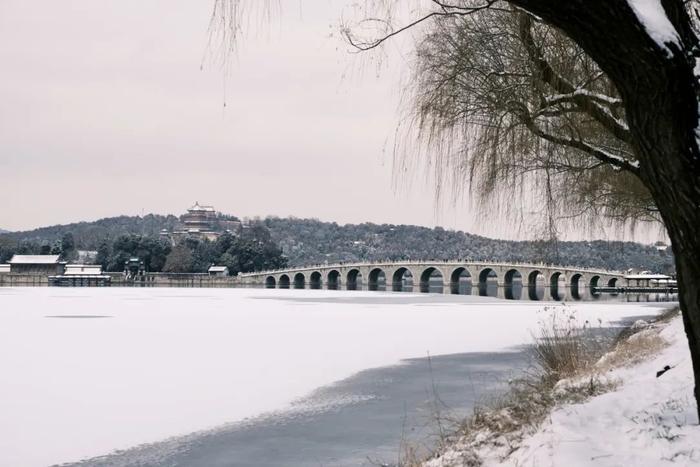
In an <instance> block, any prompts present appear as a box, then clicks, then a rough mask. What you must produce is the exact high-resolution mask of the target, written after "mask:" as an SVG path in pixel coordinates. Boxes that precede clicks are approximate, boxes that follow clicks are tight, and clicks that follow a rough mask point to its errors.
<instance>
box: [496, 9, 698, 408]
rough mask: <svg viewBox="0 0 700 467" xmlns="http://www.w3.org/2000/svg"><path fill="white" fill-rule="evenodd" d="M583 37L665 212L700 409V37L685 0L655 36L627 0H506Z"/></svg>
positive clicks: (574, 37)
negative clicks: (663, 40) (611, 87)
mask: <svg viewBox="0 0 700 467" xmlns="http://www.w3.org/2000/svg"><path fill="white" fill-rule="evenodd" d="M508 1H509V3H511V4H512V5H515V6H517V7H519V8H522V9H523V10H526V11H528V12H530V13H532V14H533V15H535V16H537V17H539V18H542V20H543V21H545V22H546V23H548V24H551V25H553V26H555V27H557V28H559V29H561V30H562V31H564V32H565V33H566V34H567V35H568V36H569V37H570V38H571V39H572V40H574V41H575V42H576V43H578V44H579V45H580V46H581V47H582V48H583V49H584V50H585V51H586V52H587V53H588V54H589V55H590V56H591V57H592V58H593V59H594V60H595V61H596V62H597V63H598V65H599V66H600V67H601V69H602V70H603V71H605V73H607V75H608V76H609V77H610V79H611V80H612V81H613V82H614V83H615V85H616V86H617V89H618V90H619V92H620V94H621V95H622V98H623V101H624V104H625V110H626V115H627V120H628V124H629V127H630V128H629V129H630V134H631V136H632V138H631V144H632V146H633V148H634V150H635V152H636V155H637V158H638V159H639V162H640V168H639V172H638V176H639V177H640V179H641V180H642V182H643V183H644V184H645V185H646V186H647V188H648V189H649V191H650V192H651V194H652V196H653V198H654V200H655V202H656V205H657V206H658V208H659V210H660V213H661V216H662V217H663V220H664V223H665V225H666V228H667V229H668V234H669V237H670V238H671V243H672V248H673V253H674V255H675V257H676V268H677V274H678V283H679V288H680V298H679V299H680V306H681V311H682V314H683V323H684V325H685V332H686V334H687V337H688V343H689V346H690V354H691V358H692V362H693V371H694V376H695V400H696V402H697V403H698V416H699V417H700V284H699V283H700V232H699V230H700V150H699V149H698V141H697V138H698V136H699V135H700V133H698V134H696V130H697V127H698V97H699V96H700V89H699V86H698V79H697V78H696V77H695V76H694V71H693V69H694V67H695V62H696V59H698V56H700V49H699V46H698V38H697V36H696V35H695V33H694V32H693V29H692V27H691V22H690V18H689V16H688V13H687V11H686V8H685V6H684V2H683V1H682V0H661V4H662V5H663V8H664V9H665V11H666V15H667V16H668V18H669V20H670V21H671V23H672V24H673V26H674V27H675V29H676V32H677V33H678V36H679V40H678V42H677V43H667V44H666V46H665V47H664V46H662V45H660V44H657V43H656V42H655V41H654V40H653V39H652V38H651V37H650V36H649V34H648V33H647V31H646V30H645V28H644V26H643V25H642V24H641V23H640V21H639V19H638V18H637V16H636V15H635V13H634V11H633V10H632V9H631V7H630V5H629V4H628V2H627V1H626V0H508Z"/></svg>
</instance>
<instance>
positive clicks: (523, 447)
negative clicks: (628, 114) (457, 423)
mask: <svg viewBox="0 0 700 467" xmlns="http://www.w3.org/2000/svg"><path fill="white" fill-rule="evenodd" d="M661 326H663V327H662V328H661V329H656V330H647V331H642V332H643V333H655V332H657V333H658V335H659V336H660V337H661V338H662V339H663V340H665V341H666V342H667V344H668V346H667V347H666V348H664V349H663V350H661V351H659V352H658V353H657V354H656V355H654V356H653V357H651V358H647V359H645V361H643V362H642V363H640V364H636V365H633V366H621V367H617V368H613V369H612V370H610V371H609V372H608V373H607V374H606V375H604V377H605V378H606V379H607V380H608V381H613V382H615V383H616V384H619V386H618V387H617V388H616V389H615V390H613V391H611V392H608V393H605V394H602V395H599V396H597V397H594V398H592V399H590V400H588V401H586V402H583V403H578V404H565V405H563V406H560V407H558V408H556V409H555V410H553V411H552V413H551V414H550V415H549V416H548V417H547V418H546V419H545V420H544V422H543V423H542V424H541V425H540V426H539V427H538V428H536V429H535V431H534V433H531V434H529V435H527V436H526V437H525V438H524V439H517V440H516V442H515V443H514V444H513V445H509V446H506V445H504V444H503V442H502V440H503V439H505V438H504V437H502V436H496V437H493V436H491V435H489V434H488V433H486V432H484V433H482V434H481V435H479V434H472V436H471V437H470V440H469V441H467V440H466V439H463V440H460V441H458V442H457V443H456V444H455V446H454V447H453V448H450V449H447V450H446V451H445V452H444V453H443V455H442V457H441V458H440V459H436V460H432V461H429V462H428V463H427V465H429V466H431V467H438V466H439V467H447V466H462V465H471V464H468V463H467V464H465V459H467V458H472V459H473V458H474V457H472V456H473V454H472V453H476V454H477V455H478V457H479V458H481V462H483V464H479V465H484V466H509V467H515V466H517V467H547V466H565V465H566V466H570V465H571V466H573V465H575V466H584V465H592V466H599V467H608V466H609V467H613V466H622V465H627V466H635V467H656V466H662V465H669V466H670V465H674V466H677V465H696V464H699V463H700V447H699V446H700V425H698V417H697V411H696V404H695V400H694V399H693V384H694V382H693V377H692V364H691V361H690V354H689V351H688V347H687V341H686V337H685V333H684V331H683V324H682V320H681V318H680V317H676V318H674V319H673V320H672V321H671V322H670V323H664V324H662V325H661ZM634 337H635V336H633V339H634ZM609 358H610V356H608V359H609ZM666 366H669V367H671V369H670V370H668V371H666V372H665V373H663V374H662V375H661V376H659V377H657V372H658V371H660V370H663V369H664V368H665V367H666ZM475 439H476V440H477V442H476V443H474V440H475ZM499 439H500V440H501V441H498V440H499ZM475 447H476V449H475V450H473V448H475ZM469 451H471V453H468V452H469ZM475 465H476V464H475Z"/></svg>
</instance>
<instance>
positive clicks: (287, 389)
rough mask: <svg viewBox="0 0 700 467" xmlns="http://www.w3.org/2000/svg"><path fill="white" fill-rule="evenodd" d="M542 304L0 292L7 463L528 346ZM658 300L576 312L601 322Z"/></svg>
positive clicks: (372, 296) (129, 440) (185, 427)
mask: <svg viewBox="0 0 700 467" xmlns="http://www.w3.org/2000/svg"><path fill="white" fill-rule="evenodd" d="M543 306H544V305H543V304H542V303H537V302H512V301H508V302H506V301H500V300H496V299H488V298H479V297H462V298H461V301H450V300H446V299H445V298H443V297H435V296H427V295H409V294H391V293H378V292H340V291H295V290H289V291H282V290H253V289H119V288H107V289H59V288H36V289H35V288H17V289H0V466H13V467H15V466H17V467H20V466H35V465H36V466H39V465H47V464H51V463H59V462H68V461H76V460H79V459H81V458H85V457H90V456H95V455H100V454H106V453H108V452H110V451H112V450H114V449H123V448H128V447H131V446H134V445H137V444H140V443H144V442H153V441H157V440H161V439H164V438H166V437H170V436H174V435H180V434H185V433H189V432H192V431H196V430H201V429H207V428H211V427H214V426H217V425H219V424H223V423H227V422H234V421H237V420H241V419H244V418H246V417H252V416H255V415H258V414H261V413H264V412H268V411H273V410H281V409H284V408H285V407H287V406H289V404H290V403H291V402H292V401H293V400H295V399H297V398H299V397H301V396H303V395H305V394H308V393H309V392H310V391H311V390H313V389H315V388H318V387H320V386H323V385H326V384H329V383H332V382H334V381H337V380H340V379H342V378H345V377H347V376H349V375H351V374H353V373H355V372H358V371H360V370H362V369H366V368H372V367H378V366H385V365H391V364H395V363H397V362H399V361H400V360H401V359H404V358H410V357H424V356H425V355H426V354H427V353H428V352H429V353H430V354H431V355H439V354H451V353H463V352H489V351H500V350H505V349H508V348H510V347H513V346H517V345H521V344H524V343H528V342H529V341H530V339H531V331H532V330H534V329H535V328H536V327H537V323H538V321H539V320H541V319H542V318H543V312H542V311H541V310H542V308H543ZM664 306H667V305H664V304H643V303H642V304H620V303H603V302H600V303H578V304H576V305H575V308H576V309H577V310H578V314H579V316H580V318H582V319H589V320H590V321H591V322H594V323H595V322H597V320H598V318H600V319H602V320H603V323H606V322H608V321H616V320H619V319H621V318H625V317H630V316H637V315H648V314H652V313H655V312H657V311H659V310H660V309H661V308H663V307H664ZM670 363H671V364H673V363H674V362H670ZM677 373H681V371H678V372H677ZM669 376H670V377H669V378H668V379H667V380H671V378H674V377H676V376H674V375H673V374H672V373H670V374H669ZM665 381H666V380H664V381H662V382H663V383H664V384H666V383H665ZM638 396H639V397H641V395H638ZM644 397H645V399H646V397H647V396H646V395H645V396H644ZM650 397H653V396H650ZM649 400H651V399H649ZM668 410H671V409H668ZM669 413H670V412H669ZM669 416H670V415H669ZM631 423H633V422H631ZM635 426H637V425H636V424H635ZM557 465H566V464H557Z"/></svg>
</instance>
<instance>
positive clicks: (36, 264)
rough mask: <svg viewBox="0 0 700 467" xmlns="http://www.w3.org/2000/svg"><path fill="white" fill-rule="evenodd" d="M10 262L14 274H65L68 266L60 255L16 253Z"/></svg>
mask: <svg viewBox="0 0 700 467" xmlns="http://www.w3.org/2000/svg"><path fill="white" fill-rule="evenodd" d="M9 264H10V272H11V273H13V274H33V275H41V276H51V275H60V274H63V272H64V271H65V267H66V263H65V262H64V261H60V257H59V255H14V256H13V257H12V259H11V260H10V263H9Z"/></svg>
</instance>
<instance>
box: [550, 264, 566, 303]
mask: <svg viewBox="0 0 700 467" xmlns="http://www.w3.org/2000/svg"><path fill="white" fill-rule="evenodd" d="M562 285H563V286H564V287H563V288H564V289H566V275H565V274H564V273H563V272H560V271H555V272H553V273H552V275H551V276H550V277H549V295H550V297H552V300H556V301H562V300H565V299H566V290H562Z"/></svg>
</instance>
